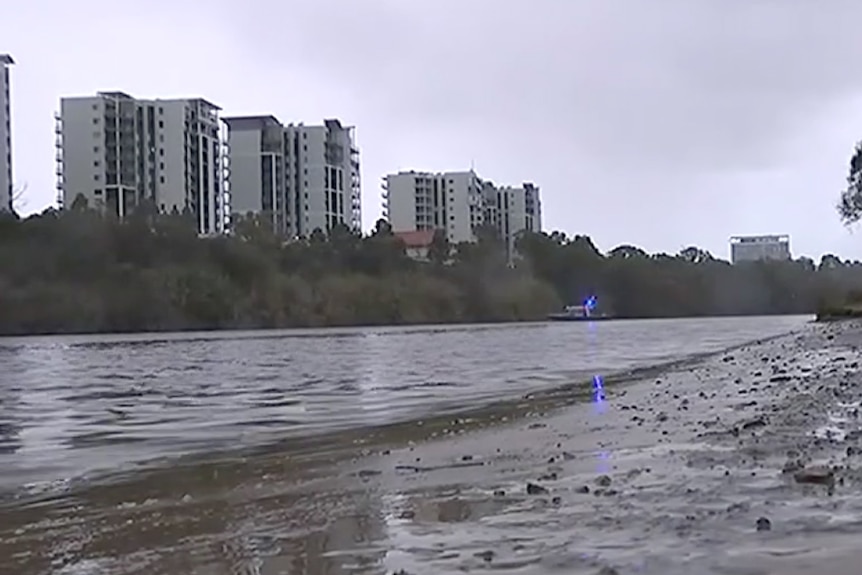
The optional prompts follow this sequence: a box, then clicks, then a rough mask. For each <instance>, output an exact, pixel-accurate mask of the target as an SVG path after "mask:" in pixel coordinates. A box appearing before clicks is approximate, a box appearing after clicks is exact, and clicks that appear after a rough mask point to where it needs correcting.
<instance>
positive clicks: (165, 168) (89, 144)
mask: <svg viewBox="0 0 862 575" xmlns="http://www.w3.org/2000/svg"><path fill="white" fill-rule="evenodd" d="M219 110H220V109H219V107H218V106H216V105H215V104H212V103H211V102H208V101H207V100H204V99H201V98H190V99H165V100H162V99H147V100H144V99H137V98H133V97H132V96H130V95H128V94H125V93H123V92H99V93H97V94H96V95H95V96H85V97H74V98H63V99H62V100H61V101H60V113H59V114H58V115H57V116H56V118H57V126H56V134H57V143H56V145H57V176H58V180H57V189H58V201H59V203H60V206H61V207H66V208H68V207H71V206H72V204H73V203H74V202H75V200H76V199H77V198H78V197H79V196H80V197H82V198H83V199H84V200H86V201H87V204H88V205H89V206H90V207H98V208H101V209H104V210H105V211H107V212H108V213H111V214H115V215H116V216H117V217H120V218H122V217H125V216H126V215H128V214H130V213H132V211H134V209H135V207H136V206H138V205H140V204H141V203H143V202H151V203H152V205H154V206H155V207H156V208H157V209H158V210H160V211H162V212H165V213H175V212H178V213H187V214H191V215H192V216H194V218H195V220H196V222H197V227H198V232H199V233H201V234H213V233H220V232H221V231H223V230H224V225H225V216H226V214H225V210H224V205H225V201H224V199H225V193H224V172H223V169H224V166H223V161H222V153H221V149H222V142H221V137H220V136H221V133H220V132H221V122H220V120H219Z"/></svg>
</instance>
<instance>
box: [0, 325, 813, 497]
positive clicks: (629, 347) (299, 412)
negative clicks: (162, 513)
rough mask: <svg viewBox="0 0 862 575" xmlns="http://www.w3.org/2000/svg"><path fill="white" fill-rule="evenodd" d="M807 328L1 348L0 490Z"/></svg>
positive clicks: (232, 336)
mask: <svg viewBox="0 0 862 575" xmlns="http://www.w3.org/2000/svg"><path fill="white" fill-rule="evenodd" d="M809 320H810V318H808V317H798V316H793V317H786V316H785V317H746V318H711V319H682V320H640V321H614V322H599V323H595V324H592V323H532V324H515V325H512V324H509V325H476V326H445V327H442V326H441V327H405V328H353V329H320V330H284V331H245V332H209V333H169V334H134V335H77V336H52V337H28V338H6V339H0V370H2V372H0V469H2V470H3V473H2V474H0V490H3V491H4V492H6V493H8V492H9V491H18V490H20V489H22V488H26V489H27V490H30V491H40V490H44V489H51V488H54V487H56V486H57V485H61V486H62V485H64V483H65V482H68V481H69V480H72V479H75V478H80V477H83V476H87V475H94V474H98V473H100V472H105V471H117V470H123V469H129V468H130V467H131V466H134V465H140V464H142V463H147V462H165V460H169V459H171V458H175V457H179V456H187V455H192V454H198V455H199V454H207V453H214V452H224V451H225V450H227V451H234V450H240V451H241V450H243V449H246V448H250V447H260V446H265V445H267V444H271V443H273V442H275V441H280V440H283V439H284V438H286V437H309V436H312V435H316V434H324V433H331V432H333V431H336V430H344V429H353V428H362V427H365V426H369V425H379V424H382V423H391V422H396V421H403V420H415V419H419V418H422V417H425V416H428V415H431V414H434V415H439V414H441V413H448V412H455V411H458V410H462V409H466V408H471V407H475V406H477V405H481V404H482V403H483V402H489V401H492V400H499V399H503V398H507V397H513V396H518V395H523V394H524V393H526V392H530V391H535V390H539V389H545V388H549V387H554V386H559V385H562V384H565V383H569V382H572V381H577V380H579V379H588V378H590V377H592V375H594V374H603V375H608V374H613V373H614V372H620V371H624V370H630V369H633V368H638V367H644V366H648V365H653V364H657V363H662V362H667V361H670V360H675V359H679V358H683V357H686V356H689V355H693V354H701V353H705V352H711V351H717V350H721V349H724V348H727V347H730V346H734V345H738V344H741V343H743V342H746V341H750V340H754V339H759V338H764V337H769V336H773V335H776V334H780V333H783V332H787V331H790V330H792V329H794V328H797V327H799V326H801V325H802V324H803V323H804V322H806V321H809Z"/></svg>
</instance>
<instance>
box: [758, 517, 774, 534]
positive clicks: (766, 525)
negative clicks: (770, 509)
mask: <svg viewBox="0 0 862 575" xmlns="http://www.w3.org/2000/svg"><path fill="white" fill-rule="evenodd" d="M755 525H756V528H757V530H758V531H770V530H771V529H772V521H770V520H769V519H767V518H766V517H759V518H758V519H757V523H755Z"/></svg>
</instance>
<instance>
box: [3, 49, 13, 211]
mask: <svg viewBox="0 0 862 575" xmlns="http://www.w3.org/2000/svg"><path fill="white" fill-rule="evenodd" d="M14 63H15V60H13V59H12V56H10V55H9V54H0V211H9V212H11V211H12V200H13V194H14V191H13V186H14V183H13V180H12V94H11V86H10V83H9V68H10V67H11V66H12V65H13V64H14Z"/></svg>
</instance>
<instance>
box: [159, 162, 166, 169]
mask: <svg viewBox="0 0 862 575" xmlns="http://www.w3.org/2000/svg"><path fill="white" fill-rule="evenodd" d="M159 169H160V170H164V169H165V163H164V162H159Z"/></svg>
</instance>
